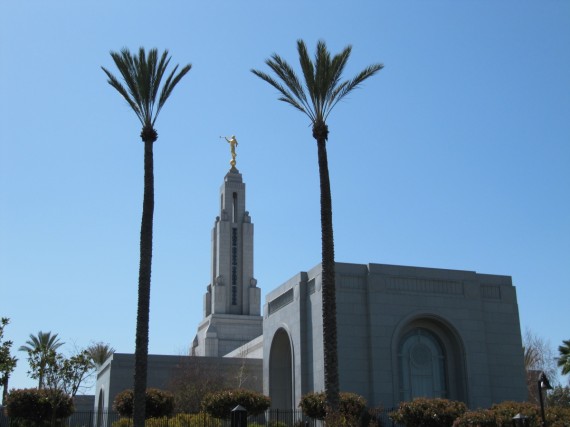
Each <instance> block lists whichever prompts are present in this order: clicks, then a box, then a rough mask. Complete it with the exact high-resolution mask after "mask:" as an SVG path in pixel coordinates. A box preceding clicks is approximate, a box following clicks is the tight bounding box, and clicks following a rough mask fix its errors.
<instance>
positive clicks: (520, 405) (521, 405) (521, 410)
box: [491, 401, 540, 427]
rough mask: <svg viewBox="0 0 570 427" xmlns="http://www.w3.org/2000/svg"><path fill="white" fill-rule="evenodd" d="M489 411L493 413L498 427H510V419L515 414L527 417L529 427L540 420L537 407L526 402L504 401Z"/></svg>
mask: <svg viewBox="0 0 570 427" xmlns="http://www.w3.org/2000/svg"><path fill="white" fill-rule="evenodd" d="M491 411H493V412H494V413H495V418H496V420H497V426H498V427H502V426H511V425H512V419H513V417H514V416H515V415H517V414H521V415H524V416H525V417H528V419H529V422H530V425H531V426H533V425H535V423H537V422H538V419H539V418H540V413H539V409H538V406H536V405H533V404H532V403H528V402H513V401H505V402H501V403H497V404H494V405H493V406H491Z"/></svg>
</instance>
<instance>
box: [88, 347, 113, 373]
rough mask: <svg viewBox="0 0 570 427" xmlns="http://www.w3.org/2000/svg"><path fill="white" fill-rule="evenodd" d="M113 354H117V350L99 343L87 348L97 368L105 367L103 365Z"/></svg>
mask: <svg viewBox="0 0 570 427" xmlns="http://www.w3.org/2000/svg"><path fill="white" fill-rule="evenodd" d="M113 353H115V349H114V348H113V347H111V346H110V345H109V344H105V343H102V342H98V343H95V344H92V345H90V346H89V347H87V354H88V356H89V358H90V359H91V362H93V365H95V367H96V368H99V367H100V366H101V365H103V363H105V362H106V361H107V359H108V358H109V357H111V356H112V355H113Z"/></svg>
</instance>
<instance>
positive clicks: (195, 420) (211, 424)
mask: <svg viewBox="0 0 570 427" xmlns="http://www.w3.org/2000/svg"><path fill="white" fill-rule="evenodd" d="M170 422H171V424H170V427H203V426H208V427H221V426H222V423H221V422H220V420H218V419H216V418H213V417H211V416H210V415H208V414H206V413H205V412H199V413H197V414H178V415H175V416H174V417H173V418H171V420H170ZM173 422H174V424H173Z"/></svg>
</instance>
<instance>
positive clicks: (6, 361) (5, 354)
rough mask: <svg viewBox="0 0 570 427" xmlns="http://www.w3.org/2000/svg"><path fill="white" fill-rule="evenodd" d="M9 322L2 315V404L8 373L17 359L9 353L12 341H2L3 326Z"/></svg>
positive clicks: (0, 383) (5, 393)
mask: <svg viewBox="0 0 570 427" xmlns="http://www.w3.org/2000/svg"><path fill="white" fill-rule="evenodd" d="M8 323H10V319H8V318H7V317H2V319H1V320H0V386H2V387H3V391H2V405H5V404H6V397H7V394H8V381H9V378H10V374H11V373H12V372H14V369H15V368H16V363H17V362H18V359H16V358H15V357H13V356H11V355H10V349H11V348H12V344H13V343H12V341H4V340H3V339H4V327H5V326H6V325H8Z"/></svg>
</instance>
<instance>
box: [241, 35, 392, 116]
mask: <svg viewBox="0 0 570 427" xmlns="http://www.w3.org/2000/svg"><path fill="white" fill-rule="evenodd" d="M297 51H298V53H299V63H300V65H301V70H302V72H303V78H304V83H305V87H303V85H302V84H301V81H300V79H299V77H297V74H296V73H295V71H294V70H293V68H292V67H291V66H290V65H289V64H288V63H287V62H286V61H285V60H284V59H283V58H281V57H280V56H279V55H277V54H276V53H274V54H273V55H272V56H271V58H269V59H267V60H266V61H265V63H266V64H267V65H268V66H269V68H271V69H272V70H273V71H274V73H275V74H276V75H277V77H278V78H279V80H280V81H281V82H282V83H283V84H281V83H280V82H279V81H278V80H276V79H275V78H273V77H271V76H270V75H268V74H266V73H264V72H262V71H259V70H251V71H252V73H253V74H255V75H256V76H258V77H259V78H261V79H263V80H265V81H266V82H267V83H269V84H270V85H271V86H273V87H274V88H275V89H277V90H278V91H279V92H280V93H281V97H280V98H279V100H280V101H283V102H286V103H288V104H291V105H292V106H293V107H295V108H296V109H298V110H299V111H301V112H303V113H304V114H306V115H307V116H308V117H309V119H311V122H312V124H313V126H314V125H316V124H317V123H323V124H324V123H326V120H327V118H328V116H329V114H330V112H331V110H332V109H333V108H334V106H335V105H336V104H337V103H338V102H339V101H340V100H341V99H343V98H344V97H345V96H346V95H348V94H349V93H350V92H351V91H352V90H353V89H355V88H356V87H358V85H360V84H361V83H362V82H363V81H364V80H366V79H367V78H368V77H371V76H373V75H374V74H376V73H377V72H378V71H380V70H381V69H382V68H383V67H384V66H383V65H382V64H373V65H370V66H368V67H366V68H365V69H364V70H362V71H361V72H360V73H358V74H357V75H356V76H355V77H354V78H352V79H350V80H345V81H343V82H342V83H341V82H340V80H341V77H342V72H343V70H344V68H345V66H346V63H347V61H348V58H349V57H350V53H351V52H352V46H350V45H349V46H347V47H345V48H344V49H343V51H342V52H341V53H339V54H337V55H335V56H334V57H332V58H331V54H330V52H329V51H328V49H327V46H326V43H325V42H324V41H322V40H320V41H319V42H318V43H317V50H316V53H315V59H314V61H313V60H311V58H310V57H309V54H308V52H307V47H306V45H305V42H304V41H303V40H298V41H297Z"/></svg>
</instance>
